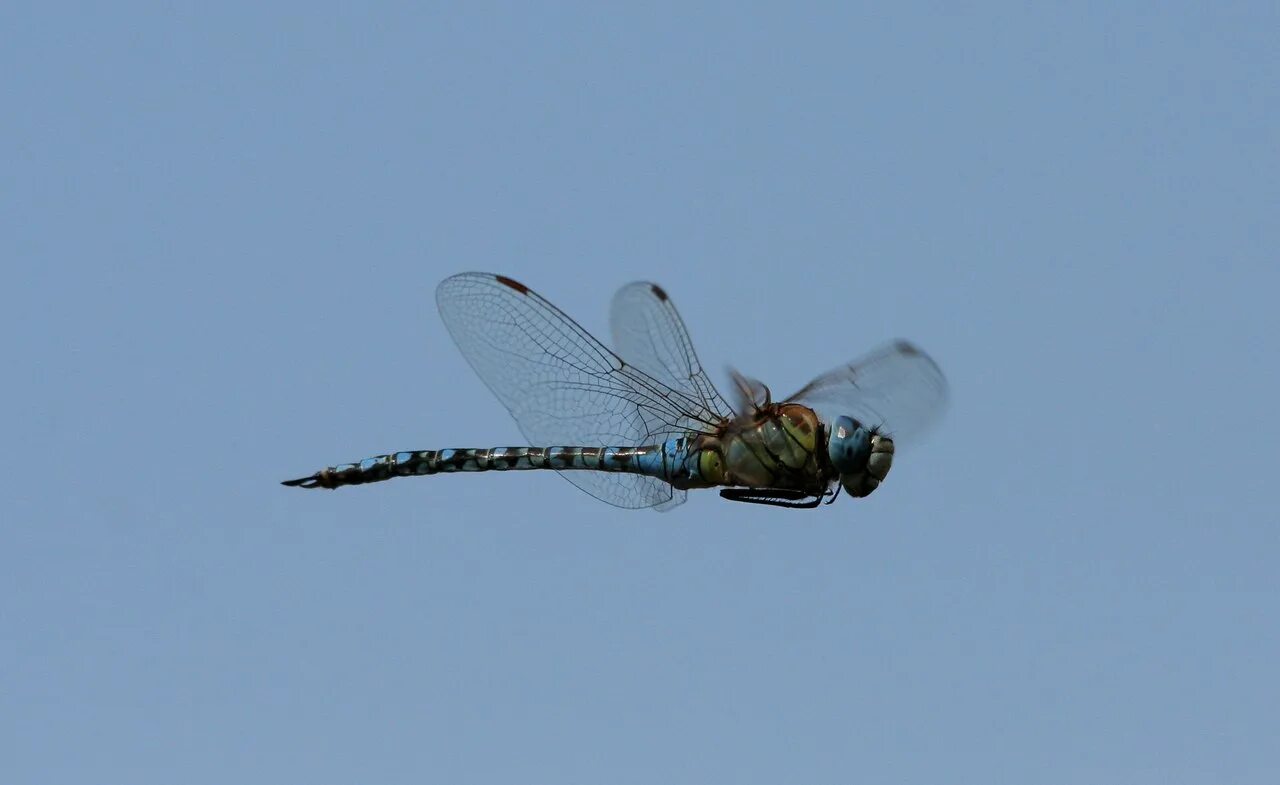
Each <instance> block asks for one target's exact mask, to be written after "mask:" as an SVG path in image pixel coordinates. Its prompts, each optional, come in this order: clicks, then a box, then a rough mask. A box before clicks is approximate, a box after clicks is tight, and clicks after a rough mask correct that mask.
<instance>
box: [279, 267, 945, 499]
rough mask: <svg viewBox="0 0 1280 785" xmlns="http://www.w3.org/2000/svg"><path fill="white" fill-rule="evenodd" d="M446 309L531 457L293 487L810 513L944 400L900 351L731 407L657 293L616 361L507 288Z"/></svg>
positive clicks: (366, 465) (854, 483)
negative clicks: (443, 485) (508, 492)
mask: <svg viewBox="0 0 1280 785" xmlns="http://www.w3.org/2000/svg"><path fill="white" fill-rule="evenodd" d="M436 304H437V307H438V309H439V312H440V316H441V318H442V319H443V320H444V324H445V327H446V328H447V330H448V332H449V334H450V335H451V337H452V338H453V341H454V343H455V344H457V346H458V349H459V350H461V352H462V355H463V357H464V358H465V359H466V360H467V362H468V363H469V364H470V365H471V367H472V368H473V369H474V371H475V373H476V374H477V375H478V376H479V377H480V379H481V380H483V382H484V383H485V384H486V385H487V386H488V387H489V389H490V390H491V391H492V392H493V394H494V395H495V396H497V398H498V400H499V401H501V403H502V404H503V406H505V407H506V408H507V410H508V411H509V412H510V413H511V416H512V417H513V418H514V419H515V422H516V425H517V426H518V428H519V429H520V431H521V433H522V434H523V436H524V438H525V439H526V440H527V443H528V444H530V445H534V446H520V447H491V448H450V449H437V450H411V451H402V452H395V453H388V454H385V455H377V456H374V457H371V458H365V459H364V460H360V461H356V462H354V463H346V464H339V465H335V466H329V467H327V468H324V469H321V470H319V471H317V472H315V473H314V474H311V475H309V476H307V477H301V478H298V479H295V480H286V481H285V482H284V483H283V484H284V485H287V486H293V487H299V488H329V489H333V488H340V487H342V486H347V485H362V484H366V483H374V482H381V481H384V480H390V479H393V478H396V477H416V476H421V475H433V474H446V473H452V472H486V471H514V470H525V469H545V470H551V471H555V472H558V473H559V474H560V475H561V476H562V477H564V478H565V479H567V480H569V482H571V483H573V484H574V485H576V486H577V487H578V488H580V489H582V490H583V491H586V492H587V493H589V494H591V495H592V496H594V497H595V498H597V499H600V500H601V501H604V502H607V503H609V504H612V505H615V506H617V507H623V508H629V509H643V508H651V509H656V510H659V511H665V510H670V509H672V508H673V507H675V506H677V505H679V504H681V503H683V502H684V501H685V499H686V496H687V494H688V491H690V490H695V489H703V488H718V489H719V492H720V495H721V496H722V497H723V498H725V499H728V500H731V501H735V502H745V503H753V504H767V505H774V506H778V507H789V508H803V509H807V508H813V507H817V506H818V505H819V504H821V503H822V502H823V501H824V500H825V501H827V502H828V503H830V502H832V501H834V500H835V498H836V497H837V496H838V495H839V493H840V490H841V489H843V490H844V491H845V492H846V493H847V494H848V495H850V496H852V497H859V498H861V497H865V496H868V495H870V494H871V493H872V492H873V491H874V490H876V488H878V487H879V486H880V484H881V483H883V482H884V480H885V478H886V476H887V475H888V473H889V469H890V467H891V466H892V465H893V460H894V455H895V451H896V449H897V448H896V446H895V445H896V444H898V443H905V442H914V441H915V440H916V439H918V437H920V436H921V435H923V434H924V433H925V432H926V431H928V430H929V428H930V427H931V426H933V425H934V424H935V423H936V422H937V421H938V419H939V418H940V416H941V414H942V413H943V411H944V409H945V407H946V402H947V397H948V388H947V382H946V379H945V377H944V376H943V374H942V371H941V370H940V369H939V367H938V365H937V363H935V362H934V361H933V360H932V359H931V358H930V357H929V356H928V355H927V354H925V353H924V352H923V351H922V350H920V349H919V348H917V347H916V346H915V345H914V344H911V343H909V342H907V341H904V340H897V341H893V342H890V343H888V344H885V345H883V346H881V347H880V348H878V349H875V350H873V351H871V352H870V353H869V354H866V355H865V356H863V357H861V358H860V359H856V360H854V361H852V362H848V363H845V364H843V365H840V366H838V367H836V368H834V369H832V370H830V371H828V372H827V373H824V374H822V375H820V376H818V377H817V378H815V379H813V380H812V381H810V382H809V383H808V384H806V385H804V386H803V387H802V388H800V389H799V390H798V391H796V392H795V393H794V394H792V395H789V396H787V397H786V398H783V399H781V400H779V401H775V400H773V397H772V394H771V393H770V390H769V388H768V387H767V386H765V385H764V384H762V383H760V382H758V381H755V380H753V379H750V378H748V377H746V376H743V375H742V374H740V373H737V372H736V371H734V372H732V378H733V383H734V388H735V389H734V395H733V401H732V403H731V402H730V400H729V399H727V398H725V397H724V396H722V395H721V394H720V392H719V391H718V390H717V389H716V387H715V385H714V384H712V382H711V379H710V378H709V377H708V375H707V373H706V372H705V371H704V369H703V367H702V365H701V363H700V362H699V360H698V357H697V354H696V353H695V352H694V348H693V342H692V341H691V340H690V338H689V333H688V330H687V329H686V327H685V323H684V321H683V320H682V319H681V318H680V314H679V312H678V311H677V310H676V307H675V304H674V303H673V302H672V300H671V297H670V296H669V295H668V294H667V292H666V291H665V290H664V289H662V288H661V287H660V286H658V285H657V284H653V283H649V282H636V283H632V284H628V285H627V286H624V287H623V288H622V289H620V290H619V291H618V293H617V294H616V295H615V296H614V298H613V301H612V304H611V308H610V317H609V322H610V329H611V332H612V336H613V348H612V349H610V348H609V347H607V346H606V345H605V344H604V343H602V342H601V341H599V340H598V339H596V338H595V337H593V336H592V335H591V334H590V333H589V332H587V331H586V330H585V329H583V328H582V327H581V326H580V325H579V324H578V323H577V322H576V321H574V320H573V319H571V318H569V316H568V315H566V314H565V313H564V312H563V311H561V310H560V309H559V308H557V307H556V306H554V305H552V304H551V303H550V302H549V301H548V300H547V299H546V298H544V297H542V296H541V295H539V294H537V293H536V292H534V291H533V290H532V289H530V288H529V287H528V286H526V285H524V284H522V283H520V282H519V281H516V280H514V279H512V278H509V277H506V276H503V275H495V274H492V273H462V274H460V275H455V276H452V277H450V278H447V279H445V280H444V281H443V282H442V283H441V284H440V285H439V287H438V288H437V290H436Z"/></svg>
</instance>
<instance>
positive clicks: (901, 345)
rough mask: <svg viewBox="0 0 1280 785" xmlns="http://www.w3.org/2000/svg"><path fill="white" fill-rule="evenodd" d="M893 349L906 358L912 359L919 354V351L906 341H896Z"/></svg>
mask: <svg viewBox="0 0 1280 785" xmlns="http://www.w3.org/2000/svg"><path fill="white" fill-rule="evenodd" d="M893 348H895V349H897V350H898V353H899V354H905V355H906V356H908V357H914V356H915V355H917V354H919V353H920V350H919V349H917V348H916V347H915V345H914V344H911V343H909V342H907V341H898V342H897V343H895V344H894V345H893Z"/></svg>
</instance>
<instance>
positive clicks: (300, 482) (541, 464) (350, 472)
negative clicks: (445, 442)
mask: <svg viewBox="0 0 1280 785" xmlns="http://www.w3.org/2000/svg"><path fill="white" fill-rule="evenodd" d="M688 443H689V441H688V440H687V439H683V438H676V439H668V440H667V441H665V442H663V443H662V444H661V445H646V446H641V447H488V448H469V447H468V448H458V449H444V450H413V451H405V452H395V453H388V454H386V455H377V456H374V457H372V458H365V459H364V460H362V461H357V462H355V463H344V464H339V465H337V466H330V467H328V468H326V469H321V470H320V471H318V472H316V473H315V474H313V475H311V476H310V477H301V478H299V479H296V480H286V481H285V482H284V483H283V484H284V485H289V486H293V487H299V488H340V487H342V486H344V485H364V484H366V483H371V482H381V481H383V480H390V479H393V478H395V477H414V476H419V475H427V474H444V473H451V472H490V471H522V470H526V469H551V470H553V471H575V470H577V471H598V472H628V473H631V474H644V475H648V476H650V477H658V478H660V479H663V480H666V481H668V482H671V483H673V484H675V485H678V486H681V487H683V484H684V483H683V481H685V480H688V479H689V478H691V477H693V478H696V476H697V467H696V461H695V460H692V459H691V458H690V453H689V449H688Z"/></svg>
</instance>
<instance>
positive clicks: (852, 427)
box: [827, 416, 871, 475]
mask: <svg viewBox="0 0 1280 785" xmlns="http://www.w3.org/2000/svg"><path fill="white" fill-rule="evenodd" d="M827 455H829V456H830V458H831V465H832V466H834V467H835V469H836V471H837V472H839V473H840V474H841V475H845V474H853V473H855V472H861V471H865V470H866V468H867V462H868V461H869V460H871V431H869V430H867V429H866V428H863V427H862V425H861V424H859V423H858V421H857V420H854V419H853V418H852V417H843V416H841V417H837V418H836V420H835V422H834V423H833V424H832V426H831V436H830V439H829V440H828V442H827Z"/></svg>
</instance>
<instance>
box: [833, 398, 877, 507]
mask: <svg viewBox="0 0 1280 785" xmlns="http://www.w3.org/2000/svg"><path fill="white" fill-rule="evenodd" d="M827 455H828V456H829V457H830V458H831V465H832V467H834V468H835V470H836V471H837V472H838V473H839V474H840V485H841V486H843V487H844V490H845V492H846V493H848V494H849V495H850V496H858V497H862V496H868V495H870V494H871V492H872V491H874V490H875V489H876V488H878V487H880V483H881V482H882V481H883V480H884V478H885V477H886V476H888V474H889V468H890V467H891V466H892V465H893V439H891V438H889V437H888V436H885V435H883V434H880V433H877V432H876V431H875V429H873V428H867V427H866V426H864V425H863V424H862V423H860V422H858V421H857V420H855V419H853V418H852V417H843V416H842V417H837V418H836V420H835V423H833V424H832V426H831V434H830V436H829V437H828V439H827Z"/></svg>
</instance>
